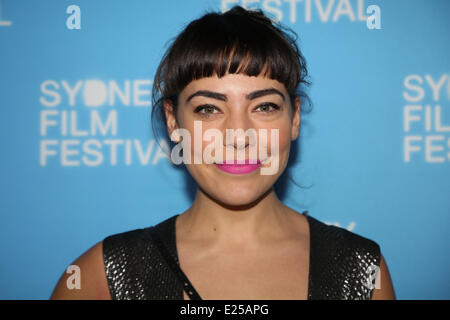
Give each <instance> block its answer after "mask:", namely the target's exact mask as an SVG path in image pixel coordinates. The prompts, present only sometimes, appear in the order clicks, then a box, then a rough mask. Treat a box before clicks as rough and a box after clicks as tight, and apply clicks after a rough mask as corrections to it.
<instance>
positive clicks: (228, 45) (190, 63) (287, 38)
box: [151, 6, 311, 137]
mask: <svg viewBox="0 0 450 320" xmlns="http://www.w3.org/2000/svg"><path fill="white" fill-rule="evenodd" d="M296 41H297V35H296V34H295V33H294V32H293V31H292V30H290V29H287V28H284V27H282V26H281V25H276V24H274V23H273V22H272V21H271V20H270V19H269V18H268V17H267V16H265V15H264V13H263V12H262V11H261V10H246V9H244V8H242V7H240V6H235V7H233V8H232V9H231V10H229V11H227V12H225V13H216V12H210V13H207V14H205V15H204V16H202V17H201V18H199V19H197V20H194V21H192V22H191V23H190V24H189V25H188V26H187V27H186V28H185V29H184V30H183V31H182V32H181V33H180V34H179V35H178V37H177V38H176V39H175V40H174V41H173V42H172V44H171V45H170V46H169V48H168V50H167V51H166V53H165V54H164V56H163V58H162V61H161V63H160V65H159V67H158V69H157V72H156V75H155V77H154V81H153V91H152V103H153V109H152V115H151V118H152V128H153V132H154V134H155V126H153V122H154V120H155V116H156V117H158V119H157V120H158V123H160V124H162V127H163V128H165V125H166V118H165V113H164V108H163V103H164V101H166V100H170V101H171V103H172V105H173V108H174V112H176V108H177V105H178V95H179V93H180V92H181V91H182V90H183V89H184V88H185V87H186V86H187V85H188V84H189V83H190V82H191V81H193V80H196V79H200V78H204V77H211V76H213V75H217V76H218V77H222V76H224V75H225V74H227V73H229V74H234V73H239V74H245V75H248V76H258V75H260V74H263V75H264V76H267V77H269V78H271V79H275V80H278V81H279V82H281V83H283V84H284V85H285V87H286V89H287V92H288V93H289V96H290V100H291V105H292V107H293V108H295V103H294V100H295V98H296V97H297V96H301V97H303V98H306V100H308V102H310V99H309V97H308V95H307V93H306V92H305V90H304V85H306V86H309V85H310V84H311V83H310V82H309V81H308V80H307V76H308V70H307V67H306V60H305V58H304V57H303V55H302V54H301V52H300V50H299V48H298V46H297V44H296ZM303 107H304V101H303V99H302V108H301V111H302V112H304V111H305V109H304V108H303ZM165 131H167V130H165ZM166 133H167V132H166ZM156 136H157V135H156V134H155V137H156Z"/></svg>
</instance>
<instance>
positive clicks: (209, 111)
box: [194, 104, 218, 114]
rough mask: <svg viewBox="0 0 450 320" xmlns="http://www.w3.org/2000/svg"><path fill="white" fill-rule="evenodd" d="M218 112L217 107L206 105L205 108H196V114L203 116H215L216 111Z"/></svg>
mask: <svg viewBox="0 0 450 320" xmlns="http://www.w3.org/2000/svg"><path fill="white" fill-rule="evenodd" d="M215 110H218V109H217V108H216V107H215V106H213V105H210V104H205V105H203V106H199V107H197V108H195V110H194V112H195V113H201V114H214V111H215Z"/></svg>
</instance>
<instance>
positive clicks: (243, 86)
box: [180, 74, 287, 101]
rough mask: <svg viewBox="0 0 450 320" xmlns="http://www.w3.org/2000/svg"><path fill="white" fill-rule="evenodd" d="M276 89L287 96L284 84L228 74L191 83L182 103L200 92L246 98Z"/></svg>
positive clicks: (265, 79)
mask: <svg viewBox="0 0 450 320" xmlns="http://www.w3.org/2000/svg"><path fill="white" fill-rule="evenodd" d="M268 88H275V89H277V90H279V91H281V92H282V93H283V94H284V95H285V96H287V90H286V87H285V86H284V84H283V83H281V82H279V81H278V80H274V79H270V78H267V77H264V76H247V75H243V74H227V75H225V76H223V77H221V78H219V77H217V76H212V77H205V78H201V79H198V80H193V81H191V82H190V83H189V84H188V85H187V86H186V87H185V88H184V89H183V91H181V93H180V98H181V101H185V99H186V98H187V97H188V96H189V95H191V94H192V93H194V92H196V91H198V90H210V91H214V92H218V93H222V94H225V95H227V96H229V97H230V98H233V97H236V98H240V97H245V96H246V95H247V94H248V93H249V92H252V91H256V90H262V89H268Z"/></svg>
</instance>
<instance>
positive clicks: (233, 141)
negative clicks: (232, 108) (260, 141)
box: [224, 113, 256, 150]
mask: <svg viewBox="0 0 450 320" xmlns="http://www.w3.org/2000/svg"><path fill="white" fill-rule="evenodd" d="M225 126H226V127H225V139H224V144H225V146H226V147H227V148H235V149H236V150H242V149H246V148H248V147H249V146H252V145H254V144H255V143H256V130H255V128H253V127H252V124H251V121H250V119H248V116H247V115H246V114H243V113H234V114H233V115H231V116H230V117H229V118H228V119H227V121H226V122H225Z"/></svg>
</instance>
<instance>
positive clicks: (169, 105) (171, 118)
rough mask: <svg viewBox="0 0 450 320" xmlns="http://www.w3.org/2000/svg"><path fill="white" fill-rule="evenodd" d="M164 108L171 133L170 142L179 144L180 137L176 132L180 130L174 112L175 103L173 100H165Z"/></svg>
mask: <svg viewBox="0 0 450 320" xmlns="http://www.w3.org/2000/svg"><path fill="white" fill-rule="evenodd" d="M163 106H164V113H165V115H166V125H167V132H168V133H169V137H170V140H172V141H174V142H179V140H180V135H179V134H177V133H176V131H175V129H178V124H177V118H176V115H175V112H174V107H173V102H172V101H171V100H165V101H164V103H163ZM174 131H175V132H174ZM172 134H173V136H172Z"/></svg>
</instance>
